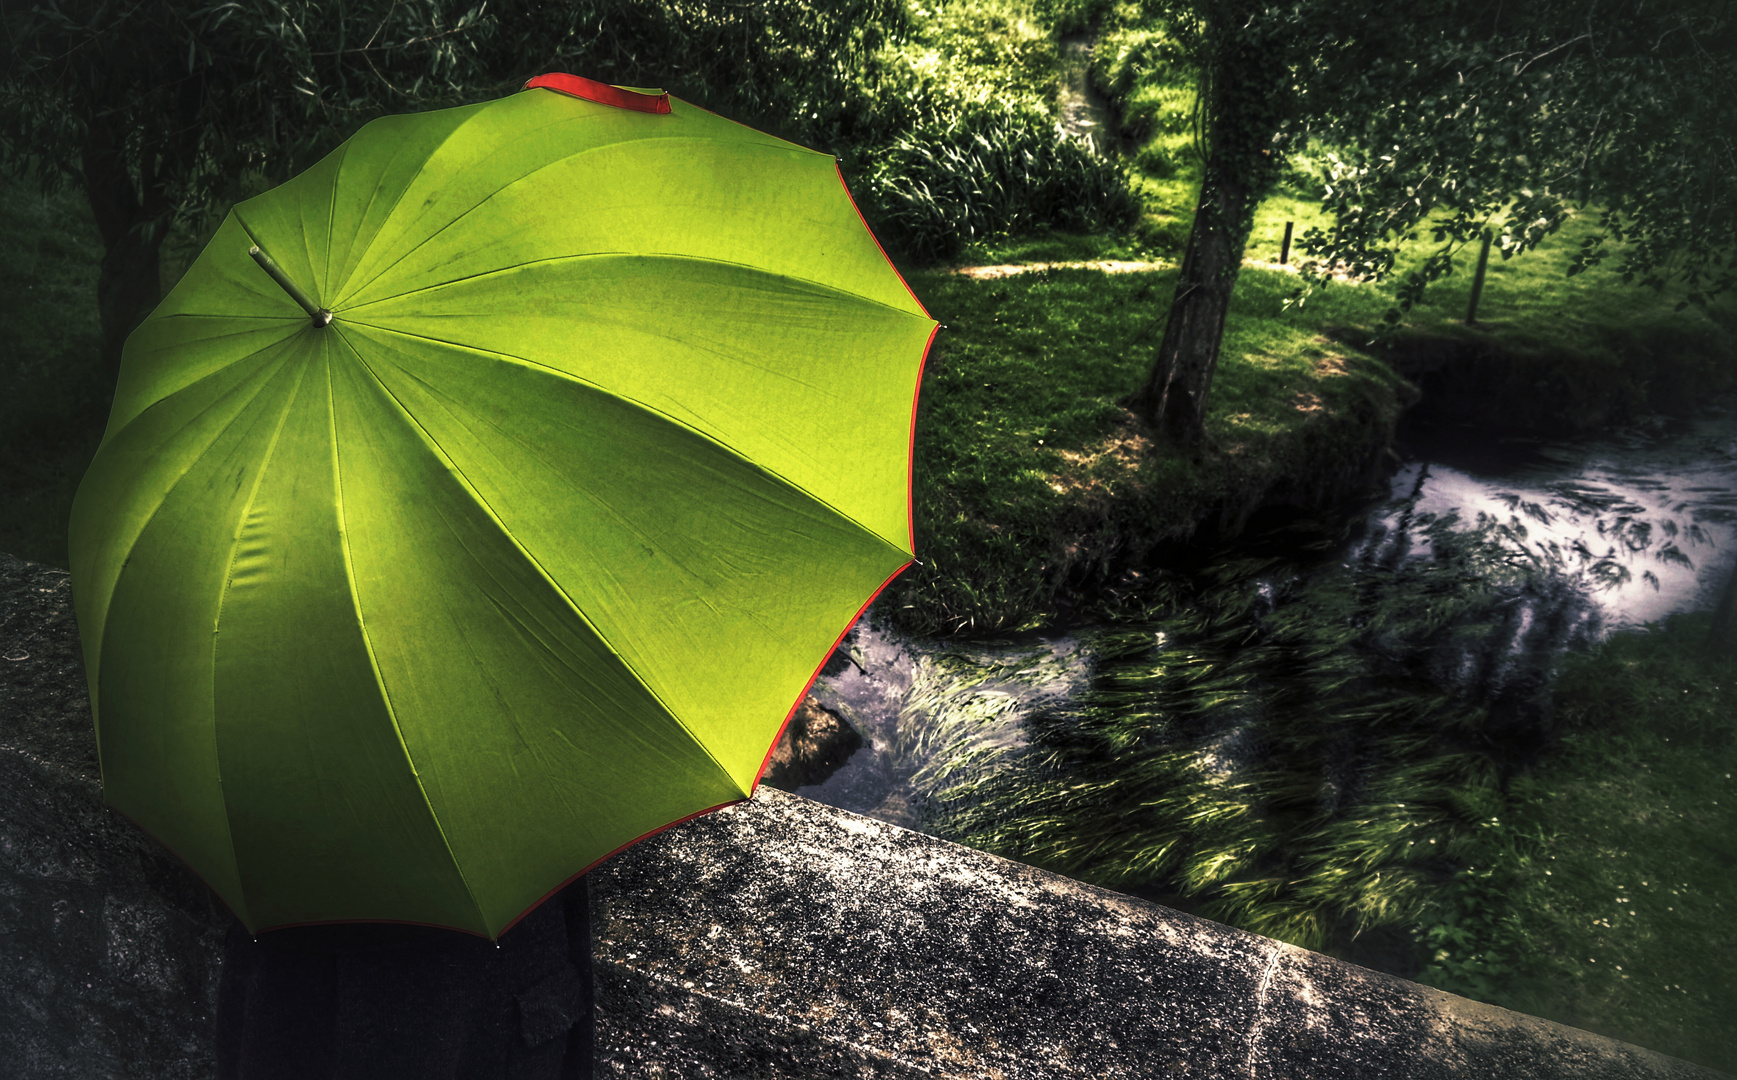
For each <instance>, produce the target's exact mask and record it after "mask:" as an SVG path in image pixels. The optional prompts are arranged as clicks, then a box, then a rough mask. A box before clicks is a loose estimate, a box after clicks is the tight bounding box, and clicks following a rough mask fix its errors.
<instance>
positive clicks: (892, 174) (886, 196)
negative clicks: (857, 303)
mask: <svg viewBox="0 0 1737 1080" xmlns="http://www.w3.org/2000/svg"><path fill="white" fill-rule="evenodd" d="M868 193H869V203H870V206H871V207H872V212H873V216H874V218H875V223H876V225H877V226H878V227H880V228H881V229H882V230H884V231H885V232H886V233H887V234H888V236H889V238H890V239H891V240H892V242H893V243H894V244H895V245H897V246H898V247H899V248H900V249H901V250H902V251H904V252H905V253H906V254H908V255H909V256H910V257H912V258H913V259H916V260H918V261H925V262H926V261H933V260H939V259H948V258H952V257H954V256H956V255H958V253H959V252H960V251H961V250H962V249H963V248H964V246H965V245H966V244H967V243H970V242H971V241H974V240H985V239H989V238H992V237H996V236H1002V235H1005V234H1007V233H1010V232H1015V231H1019V230H1029V229H1034V228H1040V227H1043V226H1053V227H1056V228H1061V229H1071V230H1088V229H1100V228H1117V229H1120V228H1127V227H1129V226H1132V225H1133V224H1134V222H1135V221H1137V220H1138V219H1139V214H1140V204H1139V200H1138V199H1137V198H1136V196H1135V195H1134V194H1133V192H1132V191H1131V190H1130V188H1129V183H1128V178H1127V175H1126V173H1125V172H1124V171H1123V169H1122V168H1121V167H1120V166H1119V165H1118V164H1117V163H1115V162H1114V161H1111V160H1110V159H1108V158H1106V157H1104V156H1103V155H1101V154H1099V153H1098V151H1097V149H1096V147H1094V146H1093V145H1092V143H1091V141H1090V139H1089V138H1073V137H1070V136H1068V135H1066V134H1065V133H1064V132H1062V131H1061V129H1060V128H1059V127H1054V126H1048V125H1045V124H1044V123H1043V122H1042V120H1040V119H1038V118H1037V117H1034V116H1032V115H1031V114H1030V113H1027V112H1015V111H1011V110H1008V111H1002V112H980V113H974V114H968V115H967V116H965V117H962V118H958V119H943V118H941V117H938V116H935V115H933V114H931V116H930V117H929V118H928V119H927V121H926V122H925V123H922V124H920V125H918V126H917V127H916V128H915V129H914V130H911V131H909V132H907V133H905V134H902V135H900V136H899V137H898V138H897V139H895V140H894V141H893V143H892V145H891V146H890V147H889V148H887V149H886V150H885V151H884V152H883V153H881V154H879V155H877V159H876V162H875V164H874V167H873V170H872V172H871V173H870V174H869V182H868Z"/></svg>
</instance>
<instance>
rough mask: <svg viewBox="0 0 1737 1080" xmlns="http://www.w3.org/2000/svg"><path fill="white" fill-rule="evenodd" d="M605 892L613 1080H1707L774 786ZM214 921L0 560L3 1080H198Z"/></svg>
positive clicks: (614, 875)
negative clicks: (104, 750) (121, 784)
mask: <svg viewBox="0 0 1737 1080" xmlns="http://www.w3.org/2000/svg"><path fill="white" fill-rule="evenodd" d="M591 883H592V896H593V905H594V907H593V918H594V920H595V923H594V925H595V929H596V955H597V980H598V998H597V1002H598V1004H597V1042H598V1073H599V1075H600V1076H606V1077H609V1076H613V1077H629V1078H634V1080H638V1078H647V1080H674V1078H681V1080H709V1078H723V1077H730V1078H735V1080H783V1078H790V1080H833V1078H845V1077H849V1078H851V1080H915V1078H917V1077H953V1078H959V1080H967V1078H969V1080H1025V1078H1037V1077H1045V1078H1049V1077H1058V1078H1059V1077H1094V1078H1098V1077H1103V1078H1115V1077H1154V1078H1165V1080H1168V1078H1171V1077H1178V1078H1180V1077H1202V1078H1230V1077H1238V1078H1244V1077H1246V1078H1256V1080H1266V1078H1279V1077H1287V1078H1297V1080H1302V1078H1314V1080H1334V1078H1347V1080H1350V1078H1357V1080H1363V1078H1370V1080H1375V1078H1383V1077H1395V1078H1397V1077H1405V1078H1408V1080H1430V1078H1434V1077H1464V1078H1474V1077H1475V1078H1480V1080H1481V1078H1484V1077H1491V1078H1501V1080H1528V1078H1536V1080H1544V1078H1557V1077H1560V1078H1569V1077H1573V1078H1576V1080H1582V1078H1585V1080H1601V1078H1611V1080H1615V1078H1618V1077H1621V1078H1624V1080H1628V1078H1660V1080H1663V1078H1690V1077H1700V1078H1711V1077H1717V1076H1720V1075H1722V1074H1719V1073H1714V1072H1712V1071H1710V1070H1707V1069H1702V1068H1700V1067H1698V1066H1694V1065H1689V1064H1687V1063H1685V1062H1681V1061H1677V1060H1675V1059H1672V1058H1667V1057H1664V1056H1662V1055H1659V1054H1655V1053H1652V1052H1650V1051H1647V1050H1642V1049H1640V1048H1638V1047H1633V1046H1628V1045H1625V1044H1623V1043H1618V1042H1614V1041H1612V1040H1609V1039H1604V1038H1600V1037H1598V1036H1594V1035H1589V1034H1586V1033H1584V1032H1579V1031H1575V1030H1573V1029H1571V1028H1565V1027H1561V1026H1559V1025H1556V1024H1551V1023H1548V1022H1546V1021H1542V1020H1536V1019H1533V1018H1531V1017H1526V1016H1521V1015H1518V1014H1515V1013H1510V1012H1505V1011H1503V1010H1501V1009H1495V1008H1491V1007H1489V1006H1485V1005H1479V1004H1476V1003H1474V1002H1470V1001H1466V1000H1464V999H1462V998H1456V997H1452V996H1450V995H1447V994H1442V993H1439V992H1437V991H1434V990H1430V989H1427V988H1425V987H1421V986H1418V985H1415V984H1413V983H1408V982H1405V981H1403V980H1400V979H1395V978H1391V977H1388V976H1385V975H1378V974H1376V973H1374V972H1371V971H1366V970H1364V969H1362V968H1358V967H1354V966H1352V965H1349V964H1345V963H1341V962H1339V961H1336V960H1332V959H1329V958H1327V957H1324V956H1320V955H1317V954H1314V953H1309V952H1305V951H1303V950H1301V949H1295V948H1292V947H1290V946H1287V945H1281V944H1278V943H1276V942H1273V941H1269V940H1267V939H1265V938H1260V937H1256V936H1254V935H1252V934H1245V933H1242V932H1240V931H1236V930H1232V929H1229V928H1227V927H1224V926H1221V925H1219V924H1217V923H1211V922H1207V921H1205V920H1201V919H1196V918H1193V917H1191V916H1188V915H1183V914H1180V913H1178V912H1174V911H1170V910H1168V909H1166V908H1162V907H1158V906H1157V905H1154V904H1149V903H1145V902H1143V901H1139V900H1135V899H1132V898H1129V897H1126V896H1122V895H1120V894H1117V893H1112V892H1108V891H1106V890H1102V889H1095V888H1092V887H1090V886H1086V885H1081V884H1080V883H1078V882H1075V881H1070V880H1068V879H1066V878H1061V877H1057V876H1055V875H1053V874H1046V873H1043V872H1042V871H1038V870H1033V869H1031V868H1029V867H1024V866H1020V865H1018V864H1016V863H1010V862H1007V861H1004V860H1001V859H997V858H994V857H993V856H989V855H984V854H982V853H979V852H975V851H971V850H969V849H966V848H960V847H956V846H954V845H951V844H947V843H944V842H942V841H939V840H935V839H933V838H931V837H927V836H923V835H920V834H918V833H913V832H908V831H906V830H903V829H899V828H897V827H895V826H891V825H886V824H883V823H881V822H877V821H873V820H870V819H867V818H863V817H859V816H857V815H854V814H850V813H847V812H845V811H841V810H836V809H832V808H830V807H826V806H822V805H820V804H818V803H815V802H812V801H809V800H807V799H803V798H800V797H798V796H794V795H788V794H785V793H783V792H779V791H776V790H772V789H769V788H765V787H762V788H761V790H760V793H759V794H758V795H757V796H756V797H755V798H754V799H753V801H751V802H749V803H745V804H743V805H740V806H736V807H731V808H729V809H726V810H722V811H719V812H718V813H716V814H712V815H710V816H708V817H704V818H700V819H697V820H695V821H692V822H689V823H687V824H685V825H682V826H680V827H678V828H675V829H671V830H670V831H668V832H666V833H662V834H660V835H658V836H656V837H653V838H652V839H650V840H648V841H645V842H644V843H642V844H640V845H638V846H637V847H635V848H632V849H630V850H628V851H626V852H624V853H622V854H621V855H618V856H617V857H616V858H614V859H612V860H610V861H609V862H608V863H606V864H604V865H603V866H602V867H600V868H599V869H598V870H596V871H594V872H593V873H592V875H591ZM229 922H230V916H229V913H228V912H227V911H226V910H224V909H223V907H222V906H221V904H220V903H219V902H218V901H217V900H216V899H215V897H214V896H213V895H212V894H211V893H210V892H209V891H208V890H207V889H206V888H205V887H204V885H203V884H201V883H200V882H199V881H198V880H197V879H196V878H195V877H194V876H193V875H192V874H191V873H189V872H188V871H187V870H186V869H185V868H184V867H183V866H182V865H181V864H180V863H179V862H177V861H176V860H175V859H174V858H173V857H172V856H170V855H169V854H168V853H167V852H166V851H164V850H163V849H162V848H161V847H160V846H159V845H157V843H156V842H155V841H153V840H151V839H150V838H149V837H147V836H146V835H145V834H143V833H142V832H140V831H139V830H138V829H137V828H135V827H134V826H132V825H131V824H130V823H128V822H127V821H125V820H124V819H122V818H120V817H119V815H117V814H115V813H114V812H112V811H109V810H106V809H105V808H104V807H103V806H102V801H101V792H100V788H99V784H98V779H97V766H96V746H95V740H94V737H93V735H92V731H91V724H90V711H89V707H88V704H87V702H86V698H85V687H84V674H83V668H82V664H81V662H80V658H79V653H78V641H77V632H76V628H75V626H74V623H73V616H72V608H71V593H70V589H69V586H68V582H67V577H66V574H65V572H64V571H61V570H54V569H51V568H48V567H43V566H38V565H35V564H30V563H24V562H20V561H19V560H17V559H13V558H11V557H9V556H5V555H0V1080H38V1078H48V1077H77V1078H80V1080H84V1078H108V1077H128V1078H139V1080H144V1078H150V1080H182V1078H205V1077H209V1076H211V1075H212V1072H213V1068H212V1045H211V1041H212V1030H213V1029H212V1024H213V1021H212V1015H213V1009H214V1002H215V1000H216V992H217V985H218V977H219V974H220V970H219V969H220V966H221V962H222V954H221V945H222V936H223V933H224V932H225V930H226V928H227V927H228V925H229ZM386 1080H391V1078H386Z"/></svg>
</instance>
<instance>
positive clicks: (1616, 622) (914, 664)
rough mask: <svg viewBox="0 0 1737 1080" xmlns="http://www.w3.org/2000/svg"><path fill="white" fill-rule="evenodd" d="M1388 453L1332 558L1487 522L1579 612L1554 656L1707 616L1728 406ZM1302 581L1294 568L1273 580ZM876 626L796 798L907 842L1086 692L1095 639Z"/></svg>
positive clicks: (850, 647) (1722, 530)
mask: <svg viewBox="0 0 1737 1080" xmlns="http://www.w3.org/2000/svg"><path fill="white" fill-rule="evenodd" d="M1399 448H1400V450H1401V451H1402V455H1403V459H1404V460H1403V463H1402V465H1401V466H1400V468H1399V469H1398V470H1397V471H1396V472H1395V473H1394V475H1393V476H1392V478H1391V481H1390V484H1391V492H1390V496H1391V497H1390V499H1389V500H1388V501H1386V502H1383V503H1380V504H1378V505H1376V506H1375V507H1373V508H1372V509H1371V510H1370V511H1369V512H1368V514H1367V516H1366V518H1365V521H1364V524H1363V527H1362V528H1361V529H1360V530H1358V531H1357V535H1356V536H1355V538H1354V539H1353V540H1351V541H1350V542H1349V543H1348V544H1347V545H1346V546H1345V547H1344V548H1343V549H1342V550H1341V552H1340V554H1339V556H1338V558H1337V561H1338V562H1340V563H1345V562H1351V561H1353V560H1360V559H1362V560H1367V559H1370V558H1377V557H1379V558H1383V559H1394V558H1400V559H1403V558H1422V557H1426V554H1427V552H1426V549H1427V544H1426V543H1423V542H1421V540H1420V537H1419V535H1418V534H1417V533H1416V532H1415V531H1414V530H1413V529H1411V528H1409V527H1408V523H1410V522H1415V521H1419V520H1427V519H1428V517H1429V516H1434V517H1435V518H1436V519H1440V518H1441V517H1445V516H1447V515H1449V514H1453V515H1457V518H1458V521H1459V523H1460V526H1461V527H1471V526H1476V525H1478V524H1479V523H1480V522H1482V523H1487V524H1488V525H1489V526H1490V527H1491V528H1493V529H1494V530H1496V531H1498V532H1499V533H1500V534H1502V536H1503V540H1504V543H1505V544H1506V546H1507V547H1508V548H1509V549H1510V550H1513V551H1516V552H1526V553H1528V555H1527V557H1530V558H1532V559H1533V560H1534V561H1535V562H1536V563H1537V564H1538V565H1539V566H1541V567H1543V568H1545V569H1546V570H1547V571H1548V572H1549V573H1550V574H1551V575H1552V576H1553V577H1554V578H1556V579H1557V580H1558V581H1559V582H1560V583H1562V584H1564V585H1566V586H1568V587H1569V588H1570V590H1571V591H1572V592H1573V593H1575V594H1576V595H1577V596H1578V597H1579V602H1578V603H1577V604H1576V605H1575V607H1576V609H1577V611H1578V615H1577V619H1578V623H1577V625H1575V626H1573V627H1568V628H1566V629H1563V630H1560V631H1558V633H1557V635H1556V641H1557V642H1558V643H1559V644H1557V645H1556V646H1555V647H1556V648H1558V649H1560V648H1565V647H1567V646H1568V645H1570V644H1572V643H1573V642H1575V641H1584V640H1588V639H1589V638H1594V637H1597V636H1598V635H1600V634H1603V633H1607V632H1609V631H1610V630H1613V629H1617V628H1621V627H1625V626H1633V625H1638V624H1642V623H1647V622H1653V621H1657V620H1659V619H1662V618H1664V617H1665V616H1667V615H1670V614H1673V613H1675V612H1682V611H1693V610H1697V609H1701V608H1708V607H1711V606H1712V605H1713V604H1714V602H1715V599H1716V597H1717V594H1718V590H1719V589H1720V587H1721V586H1722V585H1723V583H1724V581H1725V577H1726V575H1727V574H1729V573H1730V572H1731V569H1732V566H1731V564H1732V557H1733V552H1734V551H1737V398H1732V399H1727V400H1724V401H1722V402H1720V403H1718V404H1717V405H1715V406H1710V407H1708V408H1706V409H1705V410H1703V412H1702V414H1701V415H1700V416H1699V417H1697V418H1695V419H1693V420H1689V421H1672V420H1665V419H1662V418H1654V419H1653V420H1650V421H1648V422H1644V423H1639V424H1635V425H1630V426H1627V427H1623V428H1620V429H1617V430H1615V431H1612V432H1610V433H1607V434H1602V435H1600V436H1597V437H1594V438H1588V439H1582V440H1576V441H1552V440H1540V439H1503V438H1494V437H1489V436H1483V435H1468V434H1466V433H1463V432H1455V431H1444V430H1407V429H1402V431H1401V434H1400V441H1399ZM1234 554H1235V553H1234V552H1227V555H1230V556H1234ZM1321 565H1322V564H1320V563H1319V562H1317V563H1316V564H1315V569H1316V571H1317V572H1318V571H1319V569H1320V567H1321ZM1326 565H1327V566H1332V565H1333V560H1329V561H1328V563H1327V564H1326ZM1308 572H1310V571H1309V568H1308V567H1307V566H1306V565H1305V564H1301V563H1299V564H1298V565H1297V566H1296V567H1295V568H1292V569H1291V570H1288V571H1281V573H1293V574H1298V573H1308ZM872 614H873V613H872V610H871V612H870V616H869V617H865V618H864V620H863V621H861V622H859V623H858V625H857V627H856V628H855V629H854V630H853V631H852V632H851V634H850V635H849V636H848V637H847V638H846V640H845V642H844V644H843V645H841V648H840V652H839V655H838V656H835V657H834V659H833V661H832V662H831V663H829V664H828V665H827V669H826V671H825V672H823V674H822V676H821V677H820V679H818V680H817V681H816V683H815V685H814V688H813V694H814V696H815V698H816V699H817V700H818V701H819V702H820V704H822V705H823V706H825V707H827V708H829V709H832V710H833V711H835V712H837V713H838V714H840V715H841V716H843V717H844V718H845V719H846V720H848V721H849V722H850V723H851V724H852V725H853V726H855V727H856V729H857V730H858V731H859V732H861V733H862V735H863V738H864V745H863V747H862V749H860V750H858V751H857V752H856V753H855V754H854V755H852V757H851V758H850V759H849V760H848V761H847V762H846V763H845V764H844V765H843V766H842V767H840V768H839V769H838V770H837V771H836V772H834V773H833V774H832V775H831V776H830V777H828V778H827V779H826V780H825V781H824V782H822V783H819V784H813V785H808V786H805V787H802V788H799V789H798V792H799V793H800V794H802V795H805V796H807V797H809V798H812V799H816V800H818V801H820V802H824V803H827V804H829V805H832V806H837V807H840V808H843V809H846V810H851V811H855V812H857V813H861V814H866V815H868V816H871V817H875V818H879V819H881V820H883V821H888V822H891V823H893V824H896V825H902V826H905V827H907V828H913V829H922V828H923V825H924V811H925V806H926V803H925V800H926V798H927V793H928V792H930V791H933V790H935V789H936V788H937V787H938V786H940V785H941V784H942V783H943V782H945V781H948V780H949V779H950V778H951V774H952V773H953V772H954V771H956V770H960V769H968V768H969V767H970V764H971V761H972V759H973V757H974V756H975V755H976V754H978V753H986V752H993V751H996V750H1005V749H1008V748H1016V747H1018V746H1019V745H1021V743H1022V741H1023V739H1024V724H1023V721H1024V719H1025V718H1026V717H1028V716H1031V715H1033V714H1034V713H1036V712H1038V711H1040V710H1050V711H1054V710H1057V709H1064V710H1065V709H1066V707H1067V706H1068V703H1069V702H1070V701H1071V700H1073V699H1074V698H1075V697H1076V696H1077V695H1079V694H1080V693H1081V692H1082V691H1083V690H1084V689H1085V688H1086V687H1087V686H1088V684H1089V681H1090V676H1091V669H1092V660H1093V655H1094V641H1095V640H1096V639H1097V638H1098V637H1099V636H1100V635H1101V634H1103V633H1104V630H1103V629H1102V628H1095V627H1082V628H1078V629H1075V630H1073V631H1071V632H1068V633H1057V634H1047V635H1046V634H1038V635H1025V636H1023V637H1020V638H1017V639H1013V640H1004V641H995V642H982V641H961V640H948V639H941V640H910V639H906V638H903V637H901V636H899V635H896V634H894V633H891V632H889V631H888V630H886V629H885V628H883V627H881V626H879V625H877V624H876V623H875V622H874V621H873V620H872ZM1528 614H1529V613H1528ZM1523 621H1524V618H1523ZM1523 628H1524V627H1523V626H1522V630H1523ZM1118 629H1119V631H1120V632H1121V633H1123V634H1125V633H1126V632H1127V630H1128V629H1129V628H1128V627H1125V626H1124V627H1120V628H1118ZM1148 629H1150V630H1151V631H1152V632H1153V633H1155V634H1161V633H1162V631H1161V629H1160V628H1159V627H1158V626H1152V627H1149V628H1148Z"/></svg>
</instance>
